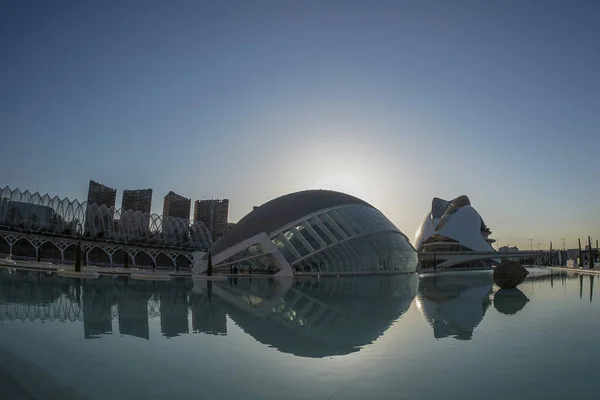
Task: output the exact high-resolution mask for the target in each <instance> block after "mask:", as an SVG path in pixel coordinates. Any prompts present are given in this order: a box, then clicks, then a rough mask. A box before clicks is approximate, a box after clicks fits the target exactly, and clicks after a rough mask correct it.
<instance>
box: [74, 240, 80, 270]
mask: <svg viewBox="0 0 600 400" xmlns="http://www.w3.org/2000/svg"><path fill="white" fill-rule="evenodd" d="M75 272H81V239H79V240H77V248H76V249H75Z"/></svg>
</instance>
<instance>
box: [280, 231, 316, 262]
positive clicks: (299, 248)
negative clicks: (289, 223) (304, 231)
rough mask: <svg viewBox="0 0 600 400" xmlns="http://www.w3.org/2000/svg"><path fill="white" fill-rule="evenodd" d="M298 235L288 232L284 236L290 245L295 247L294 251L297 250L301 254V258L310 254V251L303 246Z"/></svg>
mask: <svg viewBox="0 0 600 400" xmlns="http://www.w3.org/2000/svg"><path fill="white" fill-rule="evenodd" d="M296 235H297V234H295V233H294V232H293V231H286V232H285V233H284V236H285V237H286V238H287V240H288V241H289V242H290V244H291V245H292V246H294V249H296V251H297V252H298V254H300V257H304V256H306V255H308V254H310V251H309V250H308V249H307V248H306V247H305V246H304V245H303V244H302V242H301V241H300V239H298V237H297V236H296Z"/></svg>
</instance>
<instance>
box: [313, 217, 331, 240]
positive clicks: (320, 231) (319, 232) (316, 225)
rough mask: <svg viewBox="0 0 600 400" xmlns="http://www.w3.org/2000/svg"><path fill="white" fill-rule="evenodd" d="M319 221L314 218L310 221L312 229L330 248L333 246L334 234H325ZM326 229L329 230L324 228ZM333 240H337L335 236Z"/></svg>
mask: <svg viewBox="0 0 600 400" xmlns="http://www.w3.org/2000/svg"><path fill="white" fill-rule="evenodd" d="M319 222H320V221H319V219H318V218H313V219H311V220H310V221H309V223H310V226H311V228H313V230H314V231H315V232H316V234H317V235H319V237H320V238H321V239H322V240H323V241H324V242H325V243H326V244H327V245H328V246H329V245H331V244H333V242H334V241H333V239H332V236H333V234H332V233H331V232H325V231H324V230H323V229H322V228H321V225H322V224H321V223H319ZM323 228H324V229H327V228H325V227H324V226H323ZM333 238H335V236H333Z"/></svg>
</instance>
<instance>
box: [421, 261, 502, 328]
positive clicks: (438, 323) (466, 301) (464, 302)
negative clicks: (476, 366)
mask: <svg viewBox="0 0 600 400" xmlns="http://www.w3.org/2000/svg"><path fill="white" fill-rule="evenodd" d="M493 287H494V281H493V278H492V273H491V272H489V271H482V272H460V273H452V272H448V273H445V274H436V275H433V276H424V277H421V282H420V284H419V294H418V296H417V300H416V304H417V308H418V309H419V310H420V311H421V312H422V313H423V315H424V316H425V318H426V319H427V320H428V321H429V323H430V324H431V326H432V328H433V335H434V337H435V338H437V339H439V338H444V337H448V336H452V337H454V338H456V339H460V340H469V339H471V337H472V336H473V330H474V329H475V328H476V327H477V326H478V325H479V323H480V322H481V320H482V319H483V316H484V315H485V312H486V310H487V309H488V307H489V306H490V304H491V300H490V294H491V293H492V289H493Z"/></svg>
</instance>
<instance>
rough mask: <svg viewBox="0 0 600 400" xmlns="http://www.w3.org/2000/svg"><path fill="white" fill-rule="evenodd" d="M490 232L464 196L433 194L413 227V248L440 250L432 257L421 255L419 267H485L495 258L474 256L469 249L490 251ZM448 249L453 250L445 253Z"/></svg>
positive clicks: (482, 251)
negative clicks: (426, 211)
mask: <svg viewBox="0 0 600 400" xmlns="http://www.w3.org/2000/svg"><path fill="white" fill-rule="evenodd" d="M491 233H492V232H491V231H490V229H489V228H488V227H487V226H486V224H485V223H484V222H483V218H481V215H479V213H478V212H477V210H476V209H475V208H473V206H472V205H471V201H470V200H469V198H468V197H467V196H459V197H457V198H455V199H454V200H443V199H440V198H437V197H435V198H434V199H433V201H432V202H431V211H430V212H428V213H427V215H426V216H425V220H424V221H423V223H422V224H421V226H420V227H419V229H418V230H417V233H416V238H415V248H416V249H417V251H418V252H419V253H429V254H431V253H434V254H436V253H440V254H439V257H437V256H434V259H422V268H423V269H427V268H432V267H440V268H486V267H491V266H492V265H493V264H494V263H495V260H492V259H490V258H487V259H483V260H481V259H479V260H475V259H473V257H472V256H470V255H469V252H471V253H472V252H480V253H487V252H493V251H494V249H493V248H492V243H494V242H495V240H494V239H491V238H490V237H489V236H490V234H491ZM449 252H452V253H455V254H453V255H448V254H447V253H449Z"/></svg>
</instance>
